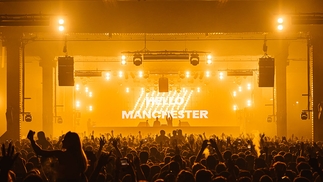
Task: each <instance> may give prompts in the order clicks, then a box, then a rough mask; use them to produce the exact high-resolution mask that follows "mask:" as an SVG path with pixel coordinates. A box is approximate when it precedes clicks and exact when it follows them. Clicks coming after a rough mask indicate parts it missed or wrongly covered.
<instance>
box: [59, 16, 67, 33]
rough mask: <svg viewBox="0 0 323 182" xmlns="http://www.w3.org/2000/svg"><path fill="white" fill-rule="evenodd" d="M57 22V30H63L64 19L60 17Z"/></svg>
mask: <svg viewBox="0 0 323 182" xmlns="http://www.w3.org/2000/svg"><path fill="white" fill-rule="evenodd" d="M57 23H58V31H60V32H63V31H64V30H65V26H64V24H65V20H64V19H62V18H60V19H58V20H57Z"/></svg>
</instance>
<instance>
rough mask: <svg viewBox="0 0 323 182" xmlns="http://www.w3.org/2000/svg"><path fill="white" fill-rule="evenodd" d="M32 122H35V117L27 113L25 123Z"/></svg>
mask: <svg viewBox="0 0 323 182" xmlns="http://www.w3.org/2000/svg"><path fill="white" fill-rule="evenodd" d="M32 120H33V117H32V116H31V114H30V112H26V115H25V121H26V122H31V121H32Z"/></svg>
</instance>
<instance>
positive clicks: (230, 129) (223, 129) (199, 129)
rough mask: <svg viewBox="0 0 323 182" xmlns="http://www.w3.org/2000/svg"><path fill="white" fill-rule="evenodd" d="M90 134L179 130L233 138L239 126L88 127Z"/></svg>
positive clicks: (187, 132)
mask: <svg viewBox="0 0 323 182" xmlns="http://www.w3.org/2000/svg"><path fill="white" fill-rule="evenodd" d="M88 129H89V131H90V132H92V131H94V135H95V136H98V135H101V134H105V133H110V132H111V131H112V130H113V132H114V134H115V135H119V134H120V133H121V134H122V135H123V136H126V135H137V134H138V133H139V131H140V132H141V134H142V135H143V136H147V135H156V134H159V132H160V130H165V131H166V133H167V134H168V133H172V131H173V130H178V129H181V130H182V131H183V134H184V135H185V134H192V133H193V134H203V133H204V132H205V135H206V136H207V137H208V136H211V135H213V134H215V135H217V136H220V135H222V133H225V134H232V136H233V137H237V136H239V134H240V126H181V127H179V126H174V127H169V126H160V127H149V126H148V127H95V126H93V127H89V128H88Z"/></svg>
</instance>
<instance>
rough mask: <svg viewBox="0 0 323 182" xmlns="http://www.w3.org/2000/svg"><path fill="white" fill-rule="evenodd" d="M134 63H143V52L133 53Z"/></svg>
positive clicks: (138, 64)
mask: <svg viewBox="0 0 323 182" xmlns="http://www.w3.org/2000/svg"><path fill="white" fill-rule="evenodd" d="M133 64H135V65H136V66H140V65H141V64H142V55H141V54H138V53H136V54H134V55H133Z"/></svg>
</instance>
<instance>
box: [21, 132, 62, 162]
mask: <svg viewBox="0 0 323 182" xmlns="http://www.w3.org/2000/svg"><path fill="white" fill-rule="evenodd" d="M34 135H35V132H34V131H32V130H29V132H28V135H27V138H28V139H29V140H30V143H31V146H32V148H33V150H34V151H35V153H36V154H37V155H40V156H42V157H53V156H56V157H59V156H60V155H62V154H63V151H61V150H43V149H41V148H40V147H39V145H37V143H36V142H35V140H34Z"/></svg>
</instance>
